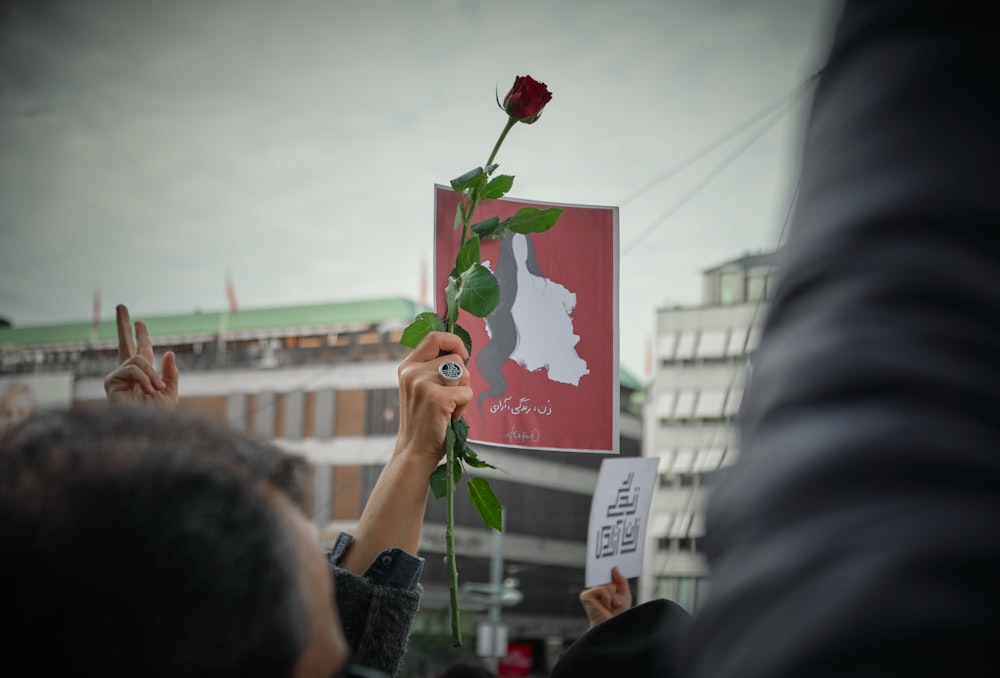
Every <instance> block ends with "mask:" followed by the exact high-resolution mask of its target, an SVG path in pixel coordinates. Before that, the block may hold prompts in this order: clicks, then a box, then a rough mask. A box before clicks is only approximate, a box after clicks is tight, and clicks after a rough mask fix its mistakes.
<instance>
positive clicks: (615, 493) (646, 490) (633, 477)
mask: <svg viewBox="0 0 1000 678" xmlns="http://www.w3.org/2000/svg"><path fill="white" fill-rule="evenodd" d="M658 465H659V460H658V459H656V458H650V457H638V458H627V459H605V460H604V461H602V462H601V471H600V473H599V474H598V476H597V487H596V488H594V498H593V499H592V500H591V503H590V527H589V531H588V536H587V572H586V578H585V582H584V586H586V587H587V588H590V587H591V586H597V585H598V584H606V583H608V582H609V581H611V568H612V567H615V566H616V565H617V566H618V569H619V570H621V573H622V574H623V575H625V576H626V577H627V578H629V579H631V578H633V577H638V576H639V575H640V574H641V573H642V552H643V545H644V543H645V539H646V524H647V523H648V522H649V507H650V505H651V504H652V501H653V490H654V489H655V487H656V472H657V466H658Z"/></svg>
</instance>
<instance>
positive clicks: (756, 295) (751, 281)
mask: <svg viewBox="0 0 1000 678" xmlns="http://www.w3.org/2000/svg"><path fill="white" fill-rule="evenodd" d="M766 296H767V274H766V273H757V274H754V275H751V276H750V277H749V278H747V301H750V302H755V301H761V300H762V299H765V298H766Z"/></svg>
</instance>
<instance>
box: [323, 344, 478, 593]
mask: <svg viewBox="0 0 1000 678" xmlns="http://www.w3.org/2000/svg"><path fill="white" fill-rule="evenodd" d="M468 357H469V354H468V351H466V349H465V345H464V344H463V343H462V340H461V339H460V338H459V337H458V336H456V335H454V334H449V333H447V332H432V333H431V334H428V335H427V336H426V337H425V338H424V340H423V341H421V342H420V344H419V345H418V346H417V347H416V348H415V349H413V351H412V352H411V353H410V355H409V356H407V357H406V359H405V360H403V362H402V363H400V365H399V409H400V422H399V435H398V437H397V438H396V446H395V449H394V450H393V453H392V457H391V458H390V459H389V463H388V464H386V467H385V469H384V470H383V471H382V474H381V475H380V476H379V479H378V482H376V483H375V488H374V489H373V490H372V494H371V497H369V499H368V503H367V504H366V505H365V508H364V511H363V512H362V514H361V519H360V520H359V521H358V527H357V529H356V530H355V532H354V539H353V541H352V542H351V546H350V548H349V549H348V551H347V554H346V555H345V556H344V558H343V560H342V561H341V562H340V566H341V567H343V568H344V569H346V570H349V571H351V572H356V573H359V574H360V573H362V572H364V571H365V570H367V568H368V566H369V565H371V563H372V561H373V560H374V559H375V557H376V556H377V555H378V554H379V553H380V552H382V551H383V550H385V549H387V548H392V547H395V548H399V549H402V550H403V551H406V552H407V553H410V554H414V555H415V554H416V553H417V547H418V545H419V544H420V534H421V530H422V527H423V522H424V508H425V506H426V505H427V491H428V487H429V486H428V478H429V477H430V474H431V472H432V471H433V470H434V469H435V468H436V467H437V465H438V464H439V463H440V462H441V458H442V457H443V456H444V436H445V429H446V428H447V426H448V421H449V420H450V419H452V418H456V419H457V418H458V417H460V416H462V413H463V412H464V411H465V408H466V406H467V405H468V404H469V401H470V400H471V399H472V388H471V387H470V386H469V373H468V371H467V370H466V371H464V373H463V375H462V378H461V380H460V381H459V382H458V383H457V384H456V385H446V384H445V383H444V381H443V379H442V378H441V376H440V375H439V374H438V367H439V366H440V364H441V363H443V362H446V361H452V362H458V363H461V362H463V361H464V360H466V359H468Z"/></svg>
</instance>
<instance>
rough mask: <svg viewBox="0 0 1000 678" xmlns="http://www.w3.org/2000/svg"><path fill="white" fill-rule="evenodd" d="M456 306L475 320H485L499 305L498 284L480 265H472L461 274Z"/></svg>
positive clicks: (491, 274) (486, 269)
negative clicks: (474, 317) (475, 318)
mask: <svg viewBox="0 0 1000 678" xmlns="http://www.w3.org/2000/svg"><path fill="white" fill-rule="evenodd" d="M457 301H458V305H459V306H460V307H461V308H462V309H463V310H465V311H466V312H467V313H470V314H471V315H474V316H476V317H477V318H485V317H486V316H488V315H489V314H490V313H493V311H494V310H496V307H497V304H499V303H500V284H499V283H498V282H497V279H496V276H494V275H493V273H491V272H490V269H488V268H486V267H485V266H483V265H482V264H474V265H473V266H472V267H471V268H469V269H468V270H466V271H465V272H464V273H462V278H461V283H460V286H459V290H458V295H457Z"/></svg>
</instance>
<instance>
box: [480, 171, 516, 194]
mask: <svg viewBox="0 0 1000 678" xmlns="http://www.w3.org/2000/svg"><path fill="white" fill-rule="evenodd" d="M513 185H514V177H512V176H511V175H509V174H498V175H497V176H495V177H493V178H492V179H490V183H488V184H486V188H485V189H484V190H483V194H482V196H480V197H481V198H482V199H483V200H491V199H495V198H502V197H503V196H505V195H506V194H507V191H509V190H510V188H511V186H513Z"/></svg>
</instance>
